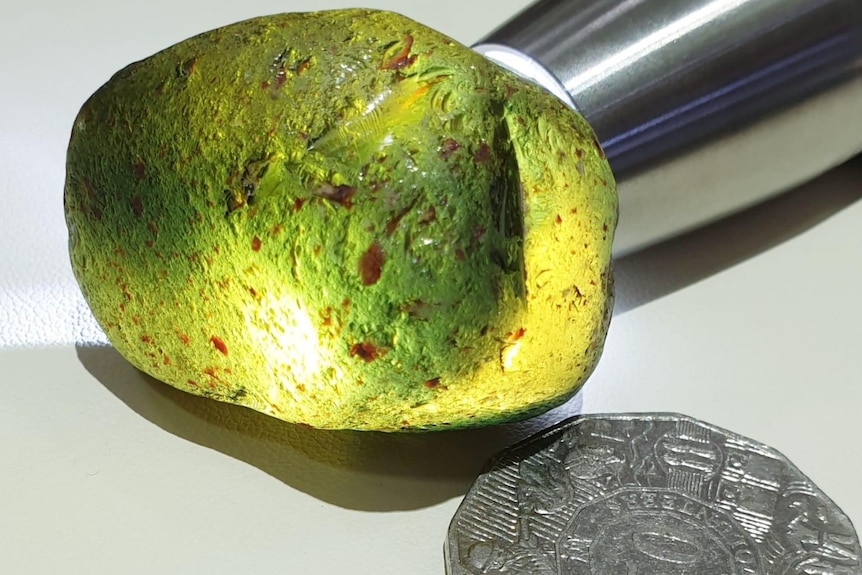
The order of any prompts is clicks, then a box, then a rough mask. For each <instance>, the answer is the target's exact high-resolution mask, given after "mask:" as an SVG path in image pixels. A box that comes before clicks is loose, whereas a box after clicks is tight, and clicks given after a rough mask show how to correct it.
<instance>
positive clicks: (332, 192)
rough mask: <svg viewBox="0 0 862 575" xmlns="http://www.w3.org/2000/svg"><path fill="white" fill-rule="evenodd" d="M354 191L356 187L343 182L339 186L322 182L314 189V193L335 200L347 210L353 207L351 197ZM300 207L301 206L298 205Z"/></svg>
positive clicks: (331, 200)
mask: <svg viewBox="0 0 862 575" xmlns="http://www.w3.org/2000/svg"><path fill="white" fill-rule="evenodd" d="M355 193H356V188H354V187H352V186H346V185H343V184H342V185H340V186H333V185H332V184H324V185H323V186H321V187H320V188H318V189H317V190H316V191H315V194H316V195H318V196H320V197H321V198H324V199H326V200H329V201H330V202H335V203H336V204H339V205H341V206H342V207H345V208H347V209H348V210H349V209H350V208H352V207H353V202H352V198H353V194H355ZM300 207H302V206H301V205H300Z"/></svg>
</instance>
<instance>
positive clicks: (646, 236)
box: [475, 0, 862, 254]
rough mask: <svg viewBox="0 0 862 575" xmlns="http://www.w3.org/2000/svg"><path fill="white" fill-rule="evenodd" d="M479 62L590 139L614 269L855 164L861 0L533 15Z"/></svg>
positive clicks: (673, 1) (678, 2) (733, 0)
mask: <svg viewBox="0 0 862 575" xmlns="http://www.w3.org/2000/svg"><path fill="white" fill-rule="evenodd" d="M475 49H476V50H477V51H479V52H481V53H483V54H485V55H486V56H487V57H489V58H490V59H492V60H494V61H497V62H498V63H500V64H502V65H503V66H505V67H507V68H510V69H512V70H514V71H516V72H518V73H520V74H522V75H524V76H527V77H529V78H532V79H534V80H535V81H537V82H539V83H540V84H542V85H544V86H545V87H546V88H548V89H549V90H550V91H552V92H554V93H555V94H557V95H558V96H559V97H560V98H562V99H563V100H564V101H566V102H567V103H568V104H569V105H572V106H573V107H574V108H575V109H576V110H578V112H580V113H581V114H582V115H583V116H584V117H585V118H586V119H587V120H588V121H589V122H590V124H591V125H592V126H593V129H594V130H595V131H596V133H597V135H598V137H599V140H600V141H601V142H602V146H603V147H604V150H605V154H606V155H607V157H608V160H609V162H610V164H611V167H612V168H613V170H614V174H615V176H616V179H617V185H618V189H619V194H620V226H619V228H618V231H617V239H616V243H615V246H614V251H615V253H617V254H622V253H625V252H628V251H631V250H634V249H637V248H639V247H643V246H646V245H648V244H651V243H654V242H656V241H659V240H662V239H664V238H667V237H669V236H672V235H674V234H677V233H680V232H682V231H685V230H688V229H690V228H693V227H695V226H698V225H701V224H703V223H706V222H708V221H711V220H715V219H717V218H720V217H722V216H724V215H726V214H728V213H731V212H733V211H735V210H739V209H741V208H744V207H746V206H749V205H751V204H754V203H756V202H759V201H761V200H763V199H765V198H768V197H769V196H771V195H773V194H775V193H777V192H780V191H782V190H785V189H787V188H789V187H792V186H794V185H797V184H800V183H802V182H804V181H806V180H808V179H811V178H813V177H815V176H817V175H818V174H820V173H822V172H824V171H826V170H827V169H829V168H831V167H833V166H836V165H837V164H839V163H841V162H843V161H844V160H846V159H848V158H850V157H852V156H854V155H856V154H857V153H859V152H860V151H862V0H540V1H539V2H536V3H535V4H533V5H531V6H529V7H528V8H526V9H525V10H524V11H523V12H521V13H520V14H518V15H517V16H515V17H514V18H513V19H512V20H510V21H509V22H507V23H505V24H504V25H503V26H501V27H500V28H499V29H497V30H496V31H494V32H493V33H491V34H490V35H489V36H488V37H486V38H485V39H484V40H482V41H481V42H480V43H479V44H478V45H477V46H475Z"/></svg>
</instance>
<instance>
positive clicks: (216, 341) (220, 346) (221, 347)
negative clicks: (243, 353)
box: [210, 336, 227, 356]
mask: <svg viewBox="0 0 862 575" xmlns="http://www.w3.org/2000/svg"><path fill="white" fill-rule="evenodd" d="M210 343H211V344H213V347H214V348H216V349H217V350H218V352H219V353H220V354H222V355H225V356H226V355H227V346H226V345H225V343H224V342H223V341H222V340H221V338H219V337H216V336H212V337H210Z"/></svg>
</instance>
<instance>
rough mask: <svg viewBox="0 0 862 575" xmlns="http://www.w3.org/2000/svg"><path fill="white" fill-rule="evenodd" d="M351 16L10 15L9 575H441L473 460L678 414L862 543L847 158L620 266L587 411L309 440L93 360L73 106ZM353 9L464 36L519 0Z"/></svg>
mask: <svg viewBox="0 0 862 575" xmlns="http://www.w3.org/2000/svg"><path fill="white" fill-rule="evenodd" d="M354 4H356V2H355V1H340V0H326V1H319V2H313V1H311V0H308V1H291V0H280V1H275V0H246V1H244V2H232V1H231V2H229V1H225V0H216V1H207V2H204V1H203V0H189V1H188V2H177V1H175V0H151V1H149V2H138V3H133V2H100V1H97V0H79V1H77V2H62V1H60V0H27V1H25V0H5V2H4V3H3V5H2V7H0V78H2V79H0V86H2V87H0V392H2V399H0V542H2V543H0V549H2V550H0V573H3V574H6V573H9V574H17V573H28V574H29V573H87V574H94V575H95V574H112V575H113V574H117V573H122V574H135V573H141V574H147V575H151V574H154V573H177V574H183V575H192V574H195V573H206V574H208V575H212V574H216V573H232V574H233V573H255V574H266V573H278V574H282V575H283V574H285V573H298V574H307V573H369V574H372V573H373V574H375V575H386V574H393V575H395V574H403V573H410V574H414V575H441V574H442V573H443V572H444V567H443V553H442V549H443V541H444V537H445V534H446V529H447V526H448V522H449V519H450V518H451V516H452V515H453V513H454V512H455V509H456V508H457V506H458V504H459V502H460V500H461V498H462V497H463V495H464V493H465V492H466V490H467V488H468V487H469V485H470V484H471V482H472V480H473V479H474V478H475V476H476V474H477V473H478V472H479V470H480V468H481V467H482V465H483V464H484V463H485V461H486V460H487V459H488V458H489V457H490V456H491V455H492V454H494V453H495V452H497V451H498V450H499V449H501V448H502V447H503V446H505V445H507V444H509V443H511V442H512V441H514V440H516V439H518V438H520V437H524V436H525V435H527V434H529V433H530V432H531V431H534V430H537V429H539V428H541V427H543V426H547V425H549V424H551V423H552V422H554V421H556V420H559V419H561V418H563V417H565V416H567V415H572V414H575V413H579V412H584V413H597V412H648V411H665V412H666V411H671V412H681V413H685V414H688V415H691V416H693V417H696V418H698V419H702V420H704V421H707V422H709V423H712V424H715V425H718V426H721V427H724V428H727V429H730V430H732V431H735V432H737V433H741V434H743V435H746V436H748V437H751V438H753V439H756V440H759V441H762V442H764V443H767V444H769V445H771V446H773V447H775V448H777V449H778V450H780V451H781V452H783V453H784V454H785V455H787V456H788V457H789V458H790V459H791V460H792V461H793V462H794V463H795V464H796V465H797V466H798V467H799V468H801V470H802V471H803V472H805V473H806V474H807V475H809V476H810V477H811V478H812V479H813V480H814V482H815V483H817V485H818V486H819V487H820V488H821V489H822V490H823V491H825V492H826V493H827V494H828V495H829V496H830V497H831V498H832V499H834V500H835V502H837V504H838V505H839V506H840V507H842V508H843V509H844V511H845V512H846V513H847V514H848V515H849V516H850V518H851V519H853V520H855V522H856V524H857V525H862V490H860V489H859V485H860V480H859V478H860V477H862V456H860V448H859V446H860V445H862V421H860V415H859V414H860V407H862V347H860V343H862V300H860V298H859V295H860V294H862V201H860V199H862V161H860V159H858V158H857V159H856V160H854V161H852V162H851V163H849V164H846V165H845V166H842V167H840V168H838V169H836V170H833V171H832V172H830V173H828V174H826V175H825V176H823V177H821V178H820V179H818V180H817V181H815V182H813V183H811V184H809V185H807V186H805V187H803V188H802V189H799V190H795V191H793V192H790V193H789V194H787V195H784V196H782V197H780V198H778V199H776V200H773V201H771V202H768V203H767V204H765V205H762V206H759V207H757V208H755V209H752V210H749V211H748V212H745V213H743V214H740V215H738V216H735V217H732V218H730V219H727V220H725V221H723V222H720V223H718V224H714V225H712V226H710V227H708V228H705V229H703V230H699V231H696V232H694V233H691V234H689V235H687V236H684V237H682V238H678V239H676V240H673V241H671V242H668V243H666V244H663V245H660V246H657V247H654V248H650V249H648V250H646V251H643V252H640V253H636V254H633V255H630V256H627V257H626V258H623V259H621V260H620V261H618V263H617V288H618V307H617V312H616V314H615V316H614V319H613V322H612V326H611V330H610V334H609V337H608V341H607V346H606V350H605V353H604V356H603V358H602V361H601V364H600V366H599V368H598V369H597V371H596V372H595V374H594V375H593V377H592V378H591V379H590V381H589V382H588V384H587V385H586V387H585V388H584V390H583V392H582V393H581V394H580V395H579V396H578V397H577V398H575V400H573V401H572V402H570V403H569V404H568V405H566V406H565V407H563V408H561V409H559V410H556V411H555V412H553V413H551V414H549V415H547V416H545V417H543V418H540V419H538V420H535V421H531V422H527V423H524V424H520V425H511V426H505V427H498V428H491V429H482V430H474V431H464V432H450V433H437V434H427V435H383V434H374V433H354V432H322V431H315V430H310V429H305V428H301V427H296V426H292V425H288V424H283V423H280V422H278V421H276V420H274V419H270V418H267V417H265V416H263V415H258V414H256V413H253V412H250V411H247V410H244V409H241V408H236V407H232V406H227V405H223V404H218V403H215V402H212V401H210V400H204V399H200V398H196V397H192V396H188V395H186V394H183V393H181V392H179V391H175V390H173V389H172V388H169V387H167V386H165V385H163V384H160V383H158V382H156V381H155V380H153V379H151V378H149V377H147V376H144V375H142V374H141V373H139V372H137V371H136V370H135V369H133V368H132V367H130V366H129V365H128V364H126V363H125V361H124V360H123V359H121V358H120V357H119V355H117V353H116V352H114V351H113V350H112V349H111V348H110V347H106V346H102V345H98V344H100V343H103V341H104V336H103V335H102V334H101V332H100V331H99V330H98V328H97V327H96V325H95V323H94V322H93V320H92V318H91V317H90V316H89V312H88V311H87V308H86V306H85V304H84V303H83V301H82V299H81V297H80V295H79V293H78V291H77V287H76V285H75V283H74V279H73V278H72V274H71V270H70V268H69V264H68V262H67V259H68V258H67V250H66V229H65V224H64V220H63V210H62V189H63V178H64V158H65V148H66V144H67V141H68V135H69V132H70V129H71V125H72V120H73V119H74V117H75V115H76V113H77V111H78V108H79V107H80V105H81V104H82V103H83V101H84V100H85V99H86V98H87V96H89V94H90V93H92V92H93V91H94V90H95V89H96V88H98V87H99V85H100V84H101V83H103V82H104V81H105V80H107V78H109V77H110V75H111V74H112V73H113V72H114V71H116V70H118V69H119V68H121V67H123V66H124V65H125V64H127V63H129V62H131V61H134V60H138V59H141V58H143V57H145V56H148V55H149V54H151V53H153V52H155V51H157V50H158V49H160V48H163V47H165V46H167V45H169V44H172V43H174V42H176V41H179V40H182V39H184V38H186V37H188V36H190V35H193V34H195V33H197V32H200V31H204V30H207V29H210V28H213V27H216V26H219V25H222V24H227V23H230V22H233V21H237V20H241V19H244V18H247V17H251V16H257V15H262V14H268V13H274V12H286V11H299V10H319V9H323V8H336V7H346V6H349V5H354ZM363 4H364V5H366V6H368V7H375V8H389V9H397V10H399V11H401V12H402V13H404V14H406V15H408V16H411V17H413V18H415V19H417V20H419V21H422V22H424V23H426V24H428V25H430V26H431V27H433V28H436V29H438V30H441V31H444V32H446V33H447V34H449V35H451V36H453V37H454V38H455V39H457V40H460V41H462V42H464V43H468V44H469V43H471V42H473V41H475V40H477V39H478V38H479V37H480V36H481V35H482V34H483V33H485V32H487V31H489V30H491V29H492V28H493V27H494V26H495V25H497V24H499V23H500V22H502V21H503V20H504V19H506V18H507V17H508V16H510V15H512V14H513V13H514V12H515V11H516V10H517V9H519V8H520V7H522V6H524V5H525V4H526V1H525V0H481V1H474V2H465V1H464V0H434V1H433V2H430V1H429V2H425V1H421V2H420V1H416V2H410V3H408V2H399V1H395V0H388V1H387V0H379V1H372V0H365V1H364V2H363ZM623 225H624V222H623Z"/></svg>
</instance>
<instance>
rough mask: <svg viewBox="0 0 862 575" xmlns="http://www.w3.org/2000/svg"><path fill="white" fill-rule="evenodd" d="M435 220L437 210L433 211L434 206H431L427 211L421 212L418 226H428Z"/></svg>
mask: <svg viewBox="0 0 862 575" xmlns="http://www.w3.org/2000/svg"><path fill="white" fill-rule="evenodd" d="M436 219H437V210H435V209H434V206H431V207H430V208H428V209H427V210H425V211H424V212H422V215H421V216H420V217H419V223H420V224H430V223H431V222H433V221H434V220H436Z"/></svg>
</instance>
